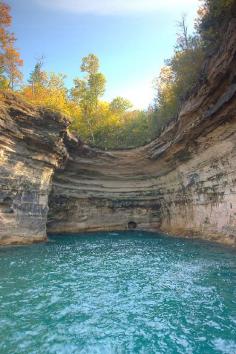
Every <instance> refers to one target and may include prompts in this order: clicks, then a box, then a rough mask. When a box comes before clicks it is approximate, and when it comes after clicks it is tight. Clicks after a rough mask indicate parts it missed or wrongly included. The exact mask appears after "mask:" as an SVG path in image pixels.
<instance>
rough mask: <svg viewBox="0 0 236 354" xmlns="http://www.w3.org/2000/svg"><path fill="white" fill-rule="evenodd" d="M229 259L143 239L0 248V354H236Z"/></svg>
mask: <svg viewBox="0 0 236 354" xmlns="http://www.w3.org/2000/svg"><path fill="white" fill-rule="evenodd" d="M235 256H236V254H235V252H234V251H232V250H230V249H227V248H224V247H222V246H218V245H213V244H210V243H204V242H200V241H191V240H184V239H175V238H168V237H165V236H163V235H155V234H150V233H143V232H136V231H135V232H119V233H94V234H82V235H80V236H77V237H76V236H68V235H64V236H63V237H61V236H56V235H55V236H53V237H50V242H48V243H46V244H37V245H31V246H24V247H4V248H0V353H1V354H8V353H14V354H21V353H25V354H31V353H35V354H50V353H68V354H71V353H86V354H90V353H103V354H105V353H122V354H123V353H145V354H149V353H167V354H172V353H173V354H176V353H193V354H211V353H214V354H215V353H228V354H234V353H236V257H235Z"/></svg>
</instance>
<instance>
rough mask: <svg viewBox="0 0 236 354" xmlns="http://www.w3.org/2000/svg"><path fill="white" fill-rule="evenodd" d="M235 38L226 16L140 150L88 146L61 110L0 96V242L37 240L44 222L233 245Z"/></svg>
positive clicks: (52, 226) (57, 227) (63, 229)
mask: <svg viewBox="0 0 236 354" xmlns="http://www.w3.org/2000/svg"><path fill="white" fill-rule="evenodd" d="M235 43H236V21H232V22H231V24H230V25H229V28H228V31H227V33H226V35H225V41H224V42H223V45H222V47H221V49H220V51H219V53H217V54H216V55H215V56H214V57H212V58H210V59H208V61H207V62H206V65H205V72H206V73H207V77H206V79H205V80H204V82H202V84H201V85H200V86H199V87H198V89H197V90H195V91H194V93H193V94H192V96H191V97H190V98H189V99H188V100H187V101H186V102H185V104H184V105H183V107H182V110H181V112H180V113H179V116H178V119H177V120H176V121H173V122H172V123H171V124H170V125H169V126H168V127H167V128H166V129H165V130H164V131H163V133H162V134H161V136H160V137H159V138H158V139H156V140H155V141H153V142H152V143H151V144H149V145H147V146H144V147H141V148H138V149H133V150H127V151H112V152H103V151H100V150H97V149H93V148H91V147H89V146H86V145H85V144H83V143H82V142H81V141H79V140H78V139H76V138H73V137H71V136H70V135H69V134H68V133H67V131H66V129H67V126H68V122H67V121H66V120H65V119H64V118H63V117H62V116H60V115H59V114H55V113H52V112H49V111H47V110H42V109H36V108H34V107H32V106H30V105H27V104H25V103H23V102H22V101H21V100H20V99H18V98H16V97H15V96H12V95H6V94H5V95H4V96H3V98H2V100H1V102H2V103H1V105H2V106H0V129H1V137H0V144H1V155H0V156H1V160H0V161H1V167H0V168H1V177H0V178H1V190H0V223H1V224H0V243H15V242H19V243H25V242H34V241H40V240H43V239H45V238H46V220H47V230H48V232H58V233H77V232H80V231H92V230H124V229H127V228H128V227H134V226H137V228H138V229H146V230H156V231H163V232H167V233H170V234H172V235H185V236H189V237H201V238H203V239H210V240H214V241H217V242H221V243H226V244H230V245H235V244H236V241H235V240H236V100H235V98H236V46H235ZM52 176H53V179H52ZM49 193H50V196H49V213H48V195H49ZM47 214H48V215H47Z"/></svg>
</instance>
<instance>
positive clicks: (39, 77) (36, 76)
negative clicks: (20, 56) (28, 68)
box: [28, 57, 47, 95]
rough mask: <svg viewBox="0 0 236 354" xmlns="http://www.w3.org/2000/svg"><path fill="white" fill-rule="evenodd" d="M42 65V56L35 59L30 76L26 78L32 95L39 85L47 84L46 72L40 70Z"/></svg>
mask: <svg viewBox="0 0 236 354" xmlns="http://www.w3.org/2000/svg"><path fill="white" fill-rule="evenodd" d="M42 67H43V57H41V58H40V59H38V60H37V62H36V64H35V66H34V70H33V71H32V72H31V73H30V78H29V80H28V82H29V84H30V85H31V89H32V94H33V95H34V94H35V93H36V92H37V90H38V89H39V88H40V87H43V86H45V85H46V84H47V73H46V72H45V71H43V70H42Z"/></svg>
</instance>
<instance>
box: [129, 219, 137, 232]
mask: <svg viewBox="0 0 236 354" xmlns="http://www.w3.org/2000/svg"><path fill="white" fill-rule="evenodd" d="M136 228H137V224H136V222H135V221H129V222H128V229H129V230H135V229H136Z"/></svg>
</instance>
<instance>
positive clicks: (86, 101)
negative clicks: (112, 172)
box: [0, 0, 236, 149]
mask: <svg viewBox="0 0 236 354" xmlns="http://www.w3.org/2000/svg"><path fill="white" fill-rule="evenodd" d="M235 3H236V2H235V0H204V1H202V6H201V7H200V8H199V11H198V15H199V16H198V19H197V20H196V23H195V33H194V34H189V33H188V28H187V25H186V19H185V16H183V17H182V19H181V21H180V22H179V23H178V34H177V43H176V46H175V49H174V54H173V56H172V58H170V59H169V60H166V62H165V66H164V67H163V68H162V69H161V72H160V74H159V76H158V78H157V79H155V80H154V91H155V97H154V103H153V104H152V105H150V107H149V109H148V110H147V111H138V110H132V103H131V102H129V101H128V100H126V99H125V98H123V97H116V98H114V99H113V100H112V102H110V103H108V102H105V101H103V100H102V96H103V94H104V92H105V85H106V78H105V76H104V75H103V74H102V73H101V72H100V71H99V68H100V65H99V59H98V58H97V57H96V56H95V55H94V54H89V55H88V56H86V57H84V58H83V59H82V63H81V67H80V69H81V74H80V76H79V77H76V78H75V79H74V84H73V87H71V88H70V89H69V88H68V87H66V85H65V77H66V75H64V74H61V73H47V72H46V71H45V70H44V68H43V58H40V59H38V60H37V62H36V64H35V67H34V68H33V70H32V72H31V74H30V77H29V78H28V81H27V82H24V83H23V77H22V74H21V71H20V68H21V67H22V65H23V61H22V59H21V58H20V54H19V51H18V50H17V49H16V48H15V41H16V38H15V36H14V34H13V33H11V32H10V31H9V28H10V25H11V22H12V18H11V15H10V8H9V6H8V5H7V4H5V3H4V2H1V1H0V88H3V89H6V90H15V91H17V92H18V93H20V95H22V96H23V97H24V98H25V99H26V100H28V101H29V102H32V103H34V104H37V105H44V106H47V107H49V108H51V109H53V110H57V111H60V112H62V113H63V114H65V115H67V116H68V117H69V118H70V120H71V128H70V129H71V130H72V131H74V132H76V133H77V134H78V135H79V136H80V137H81V138H82V139H83V140H84V141H86V142H88V143H90V144H93V145H95V146H98V147H101V148H105V149H113V148H127V147H135V146H139V145H143V144H145V143H147V142H149V141H150V140H152V139H153V138H155V137H156V136H158V135H159V134H160V132H161V131H162V129H163V127H164V126H165V125H166V124H168V122H170V121H171V120H173V119H174V118H175V117H176V116H177V114H178V112H179V110H180V107H181V104H182V102H183V101H184V100H185V99H186V97H187V96H188V95H189V93H191V91H192V90H193V89H194V87H195V85H196V82H198V80H199V79H202V76H203V75H204V73H203V72H202V65H203V61H204V60H205V58H206V56H207V55H210V54H212V53H213V52H214V51H215V50H217V49H218V47H219V45H220V40H221V33H222V28H224V27H225V26H227V23H228V22H229V20H230V18H232V17H233V14H234V11H235Z"/></svg>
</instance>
